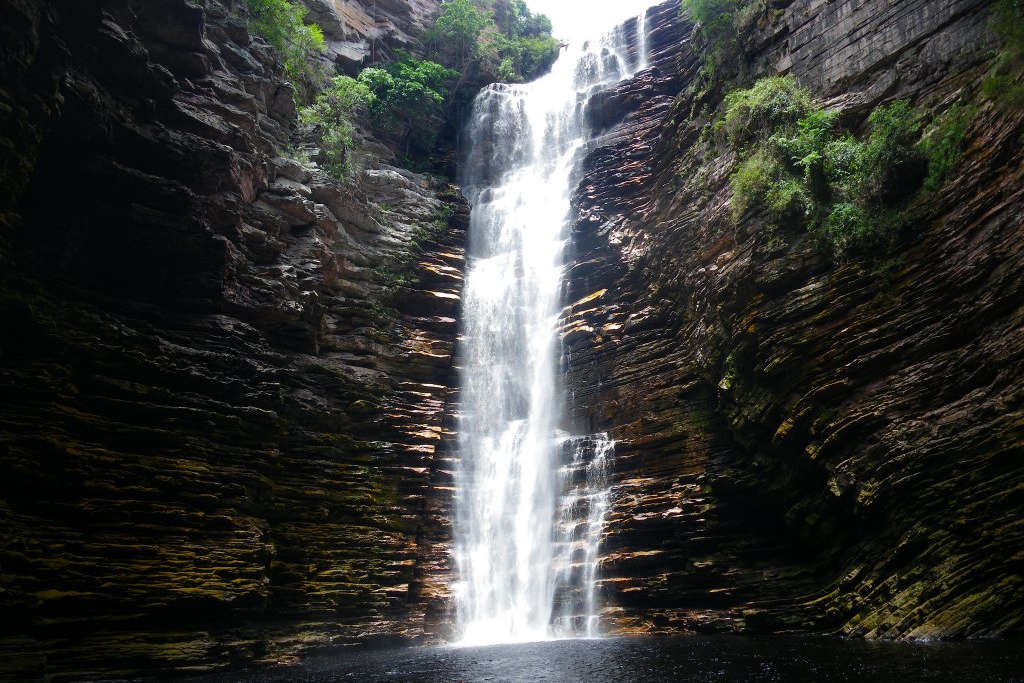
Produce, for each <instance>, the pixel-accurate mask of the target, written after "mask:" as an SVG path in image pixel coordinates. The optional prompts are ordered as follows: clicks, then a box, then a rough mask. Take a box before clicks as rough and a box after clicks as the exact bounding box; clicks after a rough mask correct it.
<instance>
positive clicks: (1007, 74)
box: [982, 0, 1024, 107]
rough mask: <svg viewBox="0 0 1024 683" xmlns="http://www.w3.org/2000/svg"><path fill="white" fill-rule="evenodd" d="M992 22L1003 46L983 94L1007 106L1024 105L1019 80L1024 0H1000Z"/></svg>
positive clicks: (1023, 90)
mask: <svg viewBox="0 0 1024 683" xmlns="http://www.w3.org/2000/svg"><path fill="white" fill-rule="evenodd" d="M989 26H990V28H991V30H992V32H993V33H995V34H996V36H997V37H998V38H999V41H1000V42H1001V43H1002V50H1001V51H1000V52H999V54H998V55H997V56H996V59H995V62H994V64H993V66H992V68H991V70H990V71H989V73H988V75H987V76H986V77H985V80H984V81H983V82H982V94H983V95H984V96H985V97H986V98H988V99H990V100H995V101H997V102H999V103H1000V104H1001V105H1003V106H1006V107H1024V84H1021V83H1020V82H1019V81H1020V73H1021V67H1022V63H1024V0H999V1H998V2H996V3H995V5H994V6H993V8H992V16H991V18H990V20H989Z"/></svg>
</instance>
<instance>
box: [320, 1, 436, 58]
mask: <svg viewBox="0 0 1024 683" xmlns="http://www.w3.org/2000/svg"><path fill="white" fill-rule="evenodd" d="M304 4H305V5H306V6H307V7H308V8H309V12H310V13H309V19H310V20H311V21H315V22H316V23H317V24H318V25H319V26H320V27H321V28H322V29H323V31H324V38H325V39H326V42H327V47H328V53H329V55H330V56H331V58H332V59H333V60H334V61H335V62H337V63H338V64H340V65H341V66H342V67H343V68H345V70H346V71H350V72H353V73H354V72H355V71H358V69H359V68H360V67H362V66H366V65H367V63H368V62H369V61H375V60H380V59H383V58H384V57H385V56H387V55H391V54H393V53H394V51H395V50H405V51H407V52H411V53H418V52H419V48H420V47H421V43H420V40H419V37H420V36H422V35H423V34H424V33H425V32H426V31H427V29H428V28H430V27H431V25H432V24H433V21H434V18H435V17H437V15H438V13H439V12H440V7H441V0H304Z"/></svg>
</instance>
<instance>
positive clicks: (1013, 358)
mask: <svg viewBox="0 0 1024 683" xmlns="http://www.w3.org/2000/svg"><path fill="white" fill-rule="evenodd" d="M775 7H776V11H774V13H773V15H772V16H770V17H767V18H765V19H763V20H762V22H761V23H760V24H759V26H758V28H757V30H756V32H755V34H754V39H753V41H752V43H751V46H750V48H749V53H750V54H748V55H747V56H746V59H747V61H748V62H749V63H750V64H752V66H751V67H750V70H751V73H750V74H749V76H750V77H751V78H755V77H758V76H764V75H771V74H775V73H781V72H788V73H791V74H793V75H794V76H795V77H796V78H797V79H798V80H799V81H800V82H801V83H803V84H805V85H806V86H808V87H811V88H812V89H814V90H815V91H816V94H817V95H819V96H820V97H821V98H822V99H823V100H825V101H826V102H827V104H828V106H830V107H833V108H839V109H842V111H843V116H844V117H845V118H846V119H847V120H849V121H853V122H856V121H862V120H863V119H864V118H865V117H866V115H867V114H868V113H869V112H870V111H871V110H872V109H873V108H874V107H875V106H876V105H878V104H880V103H882V102H885V101H888V100H889V99H892V98H895V97H902V98H909V99H910V100H911V101H912V103H913V104H914V105H915V106H916V107H917V108H919V109H920V110H922V111H926V112H941V111H943V110H945V109H946V108H948V107H949V106H950V103H951V102H953V101H954V99H955V98H957V97H962V98H968V99H969V98H970V97H972V96H973V95H974V93H976V88H977V84H978V82H979V81H980V80H981V77H982V76H983V75H984V73H985V71H986V69H987V68H988V67H989V62H988V59H989V58H990V55H991V46H992V37H991V36H990V35H989V33H988V31H987V28H986V24H987V20H988V14H989V6H988V3H986V2H981V1H976V0H975V1H970V0H967V1H964V2H949V3H932V2H917V1H914V0H905V1H900V2H887V1H878V2H874V1H869V2H852V1H850V2H847V1H842V2H828V3H826V2H816V1H810V0H807V1H805V0H796V1H794V2H784V3H775ZM677 9H678V4H677V3H668V4H665V5H662V6H660V7H658V8H656V9H653V10H652V11H651V15H650V17H651V18H650V23H651V25H652V27H653V34H652V36H651V43H652V46H653V48H654V50H655V59H654V62H653V67H652V69H651V70H650V71H649V72H647V73H645V74H642V75H641V76H640V77H639V78H638V79H636V80H635V81H633V82H631V83H628V84H624V85H623V86H622V87H621V88H620V90H619V91H618V92H616V93H612V94H610V95H609V96H608V97H606V98H604V100H603V101H602V102H599V103H596V104H595V106H594V116H595V120H597V121H599V122H600V123H601V124H602V125H604V126H605V127H606V132H605V134H604V136H603V138H602V139H601V141H600V143H599V145H598V146H597V148H596V149H595V150H593V151H592V153H591V154H590V155H589V156H588V158H587V161H586V165H587V178H586V181H585V182H584V183H583V184H582V186H581V187H580V189H579V191H578V193H577V197H576V211H577V214H576V215H577V218H576V223H575V228H574V233H575V238H576V245H577V250H578V253H577V256H576V258H575V261H574V263H573V265H572V268H571V271H570V272H571V274H570V301H577V302H579V303H576V304H571V305H570V306H569V307H568V308H567V309H566V313H565V319H564V322H563V329H564V343H565V346H566V348H567V350H568V351H570V352H571V353H570V354H568V355H567V357H568V358H569V361H568V364H567V368H566V370H567V372H568V374H569V378H570V384H571V388H572V391H573V392H574V395H575V396H576V399H577V401H578V405H577V406H576V411H577V416H576V417H577V418H578V419H581V420H587V421H589V422H590V423H591V426H592V429H593V430H595V431H596V430H608V431H610V432H611V433H612V434H613V435H614V437H615V438H616V439H617V440H618V446H617V453H616V461H615V462H616V482H615V489H614V491H615V493H614V506H613V509H612V511H611V512H610V513H609V522H608V526H607V529H606V537H605V541H604V545H603V547H602V550H603V561H602V571H603V581H602V591H603V594H604V596H605V600H606V604H607V605H608V607H607V608H606V610H605V615H604V616H605V621H606V623H607V624H608V625H609V626H610V628H611V630H613V631H615V632H619V633H638V632H672V631H680V630H687V629H700V630H736V631H778V630H811V631H829V632H836V631H840V632H843V633H848V634H855V635H864V636H870V637H912V638H925V637H962V636H984V635H991V634H999V633H1004V632H1007V631H1010V630H1016V629H1020V627H1021V624H1022V615H1024V609H1022V608H1024V578H1022V576H1021V574H1020V571H1019V562H1020V559H1021V548H1022V547H1024V537H1022V524H1021V523H1022V517H1021V510H1022V509H1024V508H1022V502H1024V499H1022V498H1021V488H1020V482H1021V481H1022V474H1024V472H1022V465H1021V462H1022V461H1021V453H1022V451H1024V377H1022V372H1024V370H1022V368H1024V365H1022V359H1024V357H1022V353H1024V335H1021V325H1022V323H1024V309H1022V306H1021V304H1022V302H1024V297H1022V294H1024V276H1022V273H1024V268H1022V266H1024V249H1022V247H1024V227H1022V222H1021V219H1020V217H1021V216H1022V215H1024V194H1022V187H1024V186H1022V184H1021V168H1022V164H1021V161H1022V157H1021V152H1020V145H1019V144H1018V141H1019V139H1020V136H1021V133H1022V132H1024V128H1022V125H1024V116H1022V114H1021V112H1020V111H1019V110H1016V111H1010V110H1005V109H1000V108H998V107H996V106H994V105H993V104H992V103H985V104H983V106H982V107H981V109H980V113H979V114H978V116H977V117H976V118H975V119H974V121H973V123H972V125H971V126H970V130H969V134H968V141H967V144H966V151H965V153H964V156H963V158H962V160H961V161H960V162H959V165H958V167H957V169H956V171H955V172H954V173H953V174H952V175H951V177H950V178H949V179H948V182H947V183H946V185H945V187H944V188H943V190H942V191H941V192H939V193H937V194H936V195H934V196H931V197H922V198H920V199H919V200H918V201H916V202H915V203H914V204H913V205H912V206H911V207H910V209H909V212H910V215H911V216H912V223H913V226H914V229H913V231H912V232H913V235H912V236H910V237H908V238H907V240H906V241H905V242H904V243H903V244H901V245H900V248H899V251H898V252H897V253H896V254H895V255H894V256H893V257H892V259H891V260H888V261H885V262H884V263H879V262H871V263H866V262H849V263H843V264H835V263H833V262H831V261H830V259H829V258H828V257H827V256H825V255H824V254H823V252H822V250H821V249H820V248H818V247H817V246H816V245H815V243H814V240H813V239H811V238H810V236H809V235H807V234H801V233H799V232H798V231H791V232H789V233H786V234H784V235H781V236H780V235H773V234H772V233H771V232H770V231H769V230H767V229H766V228H765V227H764V225H762V224H761V223H760V221H759V219H758V218H757V217H756V216H755V217H747V218H745V219H744V220H742V221H741V222H740V223H739V224H738V225H736V226H734V225H733V224H732V221H731V218H730V215H729V211H728V201H729V198H730V196H731V190H730V187H729V183H728V179H729V174H730V173H731V171H732V169H733V168H734V167H735V161H736V160H735V158H734V156H733V155H732V154H731V153H719V154H718V155H717V156H716V155H715V154H711V155H708V154H707V153H706V151H702V150H707V149H709V147H707V146H705V145H704V144H702V142H701V141H700V135H701V132H702V130H703V129H704V127H705V125H706V124H707V123H709V120H710V119H709V116H710V114H709V112H713V111H715V110H716V109H717V108H718V106H719V105H720V103H721V93H720V92H710V93H709V92H704V91H703V90H702V88H701V87H699V85H700V80H699V75H698V70H699V66H700V65H699V62H698V61H697V59H696V57H695V56H694V51H693V50H692V49H691V46H690V45H689V44H688V43H690V42H691V41H694V40H696V36H695V34H694V33H693V32H692V26H691V25H690V24H689V23H688V22H687V21H686V20H685V19H677V18H676V13H677ZM711 149H713V148H711Z"/></svg>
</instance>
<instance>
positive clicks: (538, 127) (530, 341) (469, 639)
mask: <svg viewBox="0 0 1024 683" xmlns="http://www.w3.org/2000/svg"><path fill="white" fill-rule="evenodd" d="M647 4H649V3H644V5H643V8H644V9H645V8H646V5H647ZM637 9H641V7H640V6H639V4H638V5H637ZM581 21H586V17H581ZM628 26H630V27H632V28H631V29H630V30H627V28H626V27H624V26H619V27H618V28H615V29H613V30H611V31H610V32H606V33H604V34H603V35H602V34H601V32H600V31H598V32H595V35H592V36H590V37H589V39H587V40H577V41H575V42H573V43H571V44H570V45H569V46H568V47H567V48H565V49H564V50H563V53H562V55H561V56H560V57H559V59H558V60H557V61H556V62H555V64H554V66H553V68H552V70H551V72H550V73H549V74H548V75H546V76H544V77H542V78H541V79H539V80H537V81H535V82H532V83H527V84H522V85H507V84H496V85H492V86H490V87H488V88H486V89H485V90H484V91H482V92H481V93H480V94H479V95H478V97H477V99H476V101H475V103H474V107H473V112H472V117H471V120H470V122H469V124H468V127H467V130H466V141H467V142H466V144H467V148H468V151H467V154H466V156H465V159H464V163H463V165H462V171H461V180H462V185H463V187H464V190H465V192H466V194H467V196H468V197H469V200H470V203H471V205H472V207H473V208H472V215H471V222H470V245H469V247H470V251H469V263H468V267H467V278H466V286H465V294H464V304H463V305H464V310H463V320H464V331H463V334H464V336H463V339H462V351H461V359H462V360H461V373H462V375H461V378H462V393H461V399H460V404H461V419H460V423H459V449H460V451H459V467H458V471H457V472H456V486H457V493H456V515H455V552H456V561H457V568H458V572H459V581H458V584H457V585H456V590H455V592H456V601H457V604H456V610H457V621H458V631H459V638H460V640H461V642H463V643H466V644H485V643H499V642H525V641H535V640H543V639H546V638H549V637H554V636H594V635H596V634H597V633H598V623H597V608H598V606H597V605H596V599H595V594H594V585H595V582H596V569H597V549H598V544H599V542H600V537H601V527H602V526H603V523H604V512H605V510H606V509H607V507H608V504H609V493H608V484H607V464H608V461H609V459H610V458H611V455H612V447H613V445H614V444H613V443H612V442H611V441H610V440H608V438H607V436H605V435H582V436H577V435H571V434H567V433H565V432H563V431H560V429H559V428H560V427H562V422H563V416H564V415H565V410H564V408H565V405H564V398H565V397H564V392H563V391H562V387H561V385H562V382H561V381H560V378H559V376H558V365H559V353H560V346H559V338H558V334H557V331H556V327H557V322H558V317H559V312H560V309H561V306H562V304H563V303H564V302H563V300H562V295H563V270H564V256H565V247H566V242H567V240H568V220H567V219H568V214H569V210H570V197H571V194H572V191H573V189H574V188H575V186H576V185H577V184H578V182H579V168H578V167H579V162H580V161H581V158H582V155H583V153H584V150H585V147H586V145H587V142H588V140H589V137H590V131H589V130H588V126H587V122H586V105H587V101H588V100H589V98H590V96H591V95H593V94H594V93H596V92H599V91H600V90H602V89H604V88H607V87H609V86H611V85H614V84H615V83H618V82H620V81H621V80H623V79H626V78H629V77H631V76H632V75H633V74H635V73H636V72H637V71H638V70H639V69H641V68H644V67H645V66H646V65H647V48H646V45H647V39H646V35H643V34H644V33H645V31H644V30H642V29H645V28H646V21H645V19H644V16H643V15H641V17H639V18H638V19H637V20H636V21H635V22H630V23H629V24H628ZM608 28H609V27H608V26H605V27H602V29H603V30H605V31H607V29H608ZM631 33H632V34H634V35H630V34H631ZM636 33H640V34H641V35H640V36H637V35H635V34H636ZM631 44H632V45H633V46H634V47H636V46H639V47H640V49H634V50H630V48H629V46H630V45H631ZM556 606H557V609H556Z"/></svg>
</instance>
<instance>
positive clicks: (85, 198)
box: [0, 0, 468, 680]
mask: <svg viewBox="0 0 1024 683" xmlns="http://www.w3.org/2000/svg"><path fill="white" fill-rule="evenodd" d="M382 4H383V3H382ZM2 8H3V10H2V21H0V24H2V26H3V27H4V28H3V31H4V47H3V53H4V61H3V62H2V64H0V67H2V70H3V74H2V79H0V81H2V83H3V89H2V91H0V96H2V100H3V104H4V106H3V107H2V109H0V111H2V112H3V113H2V114H0V116H3V118H4V122H3V125H2V126H0V128H2V130H3V131H4V133H3V140H2V146H3V149H4V157H5V159H4V164H5V168H4V190H5V196H4V197H3V200H4V201H3V206H2V212H3V214H2V215H3V220H4V223H5V242H4V244H3V258H4V265H3V269H4V274H3V286H2V287H0V290H2V294H0V309H2V316H3V319H4V324H3V326H2V333H0V378H2V379H0V392H2V395H3V399H2V401H0V530H2V540H0V609H2V611H3V613H4V615H5V616H4V619H3V620H2V621H3V624H2V626H0V662H2V664H0V672H3V673H0V677H4V676H11V677H12V678H14V679H17V680H32V679H34V678H38V677H42V676H44V675H46V676H48V677H50V678H48V680H61V679H64V678H76V679H77V678H88V677H92V676H111V675H117V674H119V673H129V672H132V671H135V670H140V669H142V670H157V669H177V670H182V671H184V670H188V671H195V670H202V669H204V668H208V667H211V666H225V665H227V664H229V663H230V662H231V661H249V660H265V661H281V660H287V659H288V658H289V657H291V656H292V655H293V654H295V653H297V652H301V651H303V650H305V649H308V648H310V647H314V646H323V645H329V644H345V643H351V642H366V641H369V640H373V639H375V638H389V639H398V640H402V639H418V638H423V637H424V635H425V634H427V633H430V632H432V631H433V630H434V629H436V628H437V622H438V618H437V617H436V616H435V615H434V614H433V613H431V614H428V613H427V610H428V605H430V604H442V603H441V602H439V599H442V600H443V597H444V594H445V592H446V591H447V586H448V584H449V582H448V580H447V578H446V577H444V576H443V575H442V574H439V572H443V571H445V570H446V565H447V552H446V546H445V545H444V543H445V539H446V538H447V535H448V532H447V524H448V522H447V514H446V512H445V511H444V509H443V507H441V506H443V504H444V500H446V496H447V489H445V488H444V486H443V477H444V474H443V470H444V465H443V463H442V462H439V461H438V458H439V456H438V454H437V453H436V445H437V444H438V443H439V442H440V440H441V438H442V436H443V430H444V426H443V425H445V424H446V421H447V420H448V419H449V418H446V413H447V412H450V411H449V409H448V405H449V402H448V395H449V393H450V392H451V391H452V387H453V386H454V378H453V373H452V368H451V360H450V359H451V350H452V346H453V344H454V341H455V322H456V317H457V311H458V303H459V294H460V288H461V269H462V259H463V252H462V243H463V241H464V228H465V225H466V222H467V220H468V207H467V205H466V203H465V200H464V199H463V198H462V197H461V195H460V194H459V192H458V190H457V189H456V188H454V187H452V186H450V185H448V184H447V183H445V182H443V181H441V180H438V179H435V178H428V177H425V176H419V175H414V174H411V173H408V172H406V171H402V170H401V169H396V168H392V167H388V166H378V167H371V168H369V169H367V170H365V171H362V172H361V173H359V174H358V175H357V176H356V177H355V178H353V179H352V180H351V181H348V182H346V183H338V182H336V181H334V180H331V179H329V178H327V177H326V176H323V175H320V174H318V173H316V172H315V169H311V168H307V167H305V166H303V165H302V164H300V163H298V162H296V161H293V160H290V159H287V158H283V157H282V156H281V153H282V150H284V149H285V148H286V147H287V145H288V140H289V131H290V128H291V127H292V126H293V123H294V118H295V111H294V105H293V104H292V91H291V89H290V87H289V86H287V85H285V84H284V82H283V81H282V80H281V79H280V77H279V73H280V72H279V69H278V67H277V65H276V64H275V61H274V57H273V55H272V53H271V51H270V50H269V48H268V47H267V46H266V45H264V44H263V43H262V42H261V41H258V40H256V39H254V38H253V37H252V36H250V35H249V32H248V30H247V28H246V22H245V19H244V16H242V14H241V8H240V7H231V6H229V5H223V4H220V3H218V2H214V1H210V2H206V3H204V4H203V6H199V5H196V4H194V3H191V2H187V1H186V0H158V1H156V2H149V1H147V2H145V3H129V2H123V3H122V2H107V3H101V4H95V3H70V4H69V3H47V2H41V1H40V2H33V1H29V0H25V1H17V2H5V3H3V5H2ZM8 180H10V181H11V182H8ZM15 181H17V184H15ZM438 482H440V483H441V487H440V488H438V487H437V484H438ZM436 491H441V492H443V493H444V495H443V496H441V497H440V498H439V497H438V496H435V495H433V494H434V492H436ZM437 501H441V502H437Z"/></svg>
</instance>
